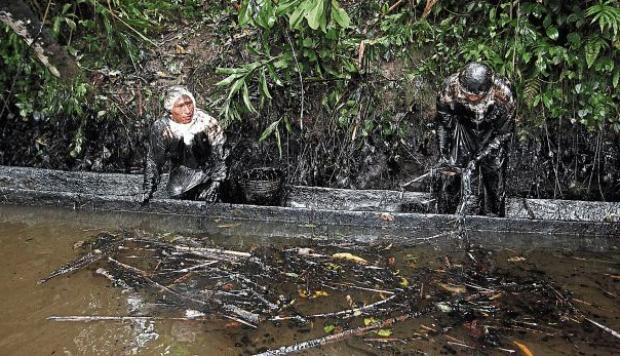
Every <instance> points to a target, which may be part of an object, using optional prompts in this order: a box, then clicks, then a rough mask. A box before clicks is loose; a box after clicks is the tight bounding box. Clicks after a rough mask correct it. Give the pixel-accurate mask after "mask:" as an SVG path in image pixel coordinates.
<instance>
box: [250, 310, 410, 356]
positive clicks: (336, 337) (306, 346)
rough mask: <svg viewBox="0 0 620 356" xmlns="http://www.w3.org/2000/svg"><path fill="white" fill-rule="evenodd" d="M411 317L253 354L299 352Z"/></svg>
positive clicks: (389, 320) (262, 355)
mask: <svg viewBox="0 0 620 356" xmlns="http://www.w3.org/2000/svg"><path fill="white" fill-rule="evenodd" d="M411 317H413V314H405V315H401V316H399V317H395V318H390V319H387V320H384V321H382V322H380V323H377V324H374V325H370V326H362V327H359V328H355V329H349V330H345V331H343V332H341V333H337V334H333V335H328V336H323V337H320V338H317V339H312V340H308V341H303V342H300V343H298V344H295V345H291V346H282V347H281V348H279V349H277V350H269V351H265V352H262V353H260V354H256V355H255V356H276V355H286V354H290V353H293V352H300V351H303V350H308V349H312V348H315V347H319V346H324V345H327V344H331V343H334V342H338V341H342V340H344V339H347V338H350V337H352V336H359V335H363V334H365V333H367V332H369V331H372V330H376V329H381V328H385V327H387V326H390V325H392V324H394V323H397V322H400V321H404V320H407V319H410V318H411Z"/></svg>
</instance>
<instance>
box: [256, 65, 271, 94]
mask: <svg viewBox="0 0 620 356" xmlns="http://www.w3.org/2000/svg"><path fill="white" fill-rule="evenodd" d="M259 80H260V91H261V93H262V94H263V96H265V97H267V98H269V99H272V97H271V94H270V93H269V87H268V86H267V78H266V77H265V70H264V69H263V70H262V71H261V73H260V79H259Z"/></svg>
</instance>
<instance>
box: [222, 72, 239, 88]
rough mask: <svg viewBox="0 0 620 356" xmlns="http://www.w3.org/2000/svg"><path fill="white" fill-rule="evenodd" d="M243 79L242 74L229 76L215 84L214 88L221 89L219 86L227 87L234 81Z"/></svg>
mask: <svg viewBox="0 0 620 356" xmlns="http://www.w3.org/2000/svg"><path fill="white" fill-rule="evenodd" d="M241 77H243V74H238V73H237V74H231V75H229V76H228V77H226V78H225V79H223V80H220V81H219V82H217V83H215V85H216V86H218V87H221V86H227V85H230V84H231V83H232V82H233V81H234V80H236V79H239V78H241Z"/></svg>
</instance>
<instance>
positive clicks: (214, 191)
mask: <svg viewBox="0 0 620 356" xmlns="http://www.w3.org/2000/svg"><path fill="white" fill-rule="evenodd" d="M219 190H220V182H219V181H217V180H216V181H214V182H213V183H211V185H210V186H209V188H207V189H205V190H203V191H202V192H201V193H200V194H199V195H198V199H199V200H204V201H206V202H207V203H215V202H216V201H217V198H218V196H219Z"/></svg>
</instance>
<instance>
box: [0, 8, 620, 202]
mask: <svg viewBox="0 0 620 356" xmlns="http://www.w3.org/2000/svg"><path fill="white" fill-rule="evenodd" d="M30 5H31V8H33V9H36V11H35V12H36V13H38V16H39V17H40V19H42V20H43V22H44V24H45V26H46V27H47V28H49V29H50V31H51V32H52V33H53V35H54V36H55V38H56V40H57V41H58V42H59V43H61V44H62V45H63V46H65V47H66V48H67V50H68V51H69V53H71V54H73V55H74V56H75V58H77V60H78V62H79V63H80V65H81V74H80V75H78V76H77V77H76V78H73V79H72V80H71V81H70V82H67V80H66V78H57V77H55V76H54V75H52V74H51V73H49V71H48V70H47V69H46V68H45V67H44V66H43V65H41V63H40V62H39V61H37V59H36V58H35V57H34V56H32V55H31V53H30V48H29V46H28V45H27V44H26V43H25V42H24V41H22V40H21V39H20V38H19V37H18V36H17V35H16V34H15V33H14V32H13V31H12V30H11V29H9V28H8V27H0V33H1V36H2V37H1V38H2V41H1V42H0V64H1V65H2V67H3V71H2V72H0V83H2V88H3V89H2V98H3V102H2V104H3V106H2V109H1V114H0V117H1V118H2V120H3V127H4V128H5V131H6V127H10V128H12V129H13V130H15V128H16V126H15V125H8V124H7V121H10V120H13V121H15V120H17V121H21V122H22V123H23V124H22V126H21V127H22V128H24V127H30V126H36V125H41V121H44V122H47V123H48V124H47V126H45V127H52V126H53V125H52V123H54V125H56V126H57V127H58V126H62V127H63V128H65V132H67V133H69V136H70V137H69V138H64V141H63V142H64V143H69V144H68V145H64V146H65V151H64V152H56V154H58V153H64V154H65V155H71V156H72V157H73V158H74V159H75V160H77V161H80V159H82V158H84V155H85V154H87V152H86V151H87V150H86V149H85V147H87V146H88V145H89V141H93V140H96V139H95V138H94V136H91V137H89V135H88V128H89V127H91V128H93V127H94V128H97V129H95V131H97V132H98V133H99V134H101V132H102V131H101V130H102V129H101V127H108V126H110V129H109V131H110V132H109V135H110V136H111V137H110V140H113V139H117V140H118V135H119V134H118V132H116V131H132V132H130V133H127V137H128V138H127V140H126V141H129V142H132V143H131V144H129V145H128V149H127V150H123V151H119V152H117V153H112V156H114V157H115V159H116V161H119V160H120V161H122V160H123V159H125V160H127V158H126V157H123V156H127V155H134V156H136V157H138V156H140V153H141V147H142V143H141V136H140V134H137V133H134V132H133V129H138V130H140V131H142V130H143V129H144V127H145V126H146V125H148V123H149V122H150V121H151V120H153V119H154V118H155V117H156V116H157V115H159V114H160V111H161V108H160V107H159V104H160V103H159V101H158V98H159V97H158V94H160V90H161V88H159V87H158V86H157V85H154V84H153V80H150V79H149V78H148V77H146V76H145V75H143V74H142V73H143V72H144V71H145V67H146V64H145V63H147V62H149V60H150V59H152V58H153V57H154V56H155V54H156V53H158V50H161V48H162V47H164V46H165V43H166V42H167V41H169V40H170V38H173V37H171V36H170V34H175V32H178V33H184V34H187V31H186V32H183V29H188V28H189V29H193V30H196V29H202V30H203V32H201V33H202V35H204V34H205V33H208V42H209V43H210V45H211V46H212V47H210V48H211V49H213V48H214V47H215V48H217V49H218V50H217V55H216V56H214V58H210V59H209V60H208V61H203V62H201V63H199V64H198V65H196V66H195V68H194V69H193V71H192V72H191V73H188V74H187V75H185V76H179V77H180V78H184V79H182V80H180V81H181V82H184V84H188V85H190V87H192V89H193V90H194V91H196V92H197V93H198V94H199V97H202V98H204V99H203V102H202V103H201V104H204V105H206V106H208V107H209V109H210V111H212V112H214V113H219V116H220V118H221V119H222V120H223V121H224V122H226V124H227V125H230V128H229V131H230V132H238V133H239V136H243V137H246V138H247V139H248V141H249V143H247V142H246V146H250V147H254V146H256V145H257V143H256V141H260V142H261V144H260V145H258V146H259V150H255V149H253V148H252V149H247V150H246V151H247V152H253V153H254V157H247V156H248V155H250V154H249V153H244V152H246V151H243V150H241V149H239V159H240V160H245V159H253V160H255V161H261V162H262V163H264V162H272V161H273V160H280V161H279V162H280V164H282V165H284V166H286V168H287V170H288V173H289V179H290V180H291V181H293V182H301V183H306V184H320V185H338V186H347V187H351V186H353V187H370V186H373V187H390V186H394V185H395V181H396V180H398V179H399V178H401V176H402V175H407V174H411V173H412V172H421V171H422V170H423V169H425V168H426V166H428V164H429V162H430V161H431V160H432V151H433V145H432V144H431V143H430V142H431V141H432V138H433V135H432V132H431V130H430V129H432V127H431V128H429V127H428V124H429V123H431V122H432V117H433V115H434V114H433V110H434V93H435V91H436V89H437V87H438V86H439V84H440V83H441V81H442V80H443V78H444V77H446V76H447V75H448V74H450V73H452V72H454V71H456V70H457V69H458V68H459V67H460V66H461V65H462V64H463V63H465V62H467V61H471V60H481V61H484V62H486V63H487V64H489V65H490V66H491V67H493V68H494V69H495V70H496V71H497V72H498V73H500V74H501V75H504V76H506V77H508V78H509V79H510V80H511V81H512V83H513V85H514V88H515V91H516V92H517V97H518V98H519V111H518V118H519V122H520V125H519V129H518V133H519V135H518V137H519V140H520V142H521V143H522V144H523V145H525V146H527V147H528V149H533V150H534V151H535V152H534V153H535V154H537V155H539V156H542V158H541V159H540V160H539V165H540V167H537V168H542V169H540V170H538V171H539V172H538V173H537V174H538V176H536V177H530V180H529V185H530V186H529V187H525V188H523V189H522V190H524V191H527V190H529V191H530V193H532V189H534V188H532V187H533V186H535V187H536V188H535V189H536V194H538V195H545V194H550V193H545V191H547V192H551V191H552V192H553V195H560V196H563V195H564V193H566V191H567V190H570V189H573V188H574V194H576V195H579V194H582V195H584V194H585V195H590V194H592V195H593V196H596V197H598V198H605V193H604V191H605V192H609V191H611V192H612V194H614V192H615V194H618V191H620V183H618V182H617V181H618V179H620V176H619V175H618V173H617V171H616V172H613V170H614V169H616V170H617V168H615V167H614V165H616V164H617V162H619V158H618V157H617V154H618V150H620V139H618V137H619V135H620V112H619V111H618V104H619V102H620V90H618V85H619V81H620V66H619V65H618V63H620V61H619V55H618V53H619V49H620V36H619V34H618V31H619V29H620V2H619V1H617V0H606V1H581V2H567V1H561V0H545V1H537V0H527V1H526V0H514V1H456V0H446V1H437V0H390V1H381V0H368V1H358V2H356V1H337V0H279V1H275V0H242V1H236V2H235V1H233V2H228V1H221V2H220V3H218V4H213V2H207V1H200V0H193V1H175V2H168V1H160V0H152V1H135V0H112V1H101V0H80V1H77V2H76V1H71V2H69V1H57V2H54V3H51V2H46V1H40V0H33V1H31V2H30ZM181 45H182V46H181V48H180V49H178V48H177V49H176V50H177V51H184V50H185V47H183V43H181ZM173 50H174V49H173ZM166 68H168V69H169V71H170V72H171V73H173V74H174V71H173V70H172V69H171V68H170V66H167V67H166ZM101 73H105V78H107V79H108V80H109V78H110V77H113V76H114V74H115V73H116V75H117V76H119V75H120V76H124V77H125V78H127V77H131V76H135V77H136V82H139V83H141V84H140V85H139V86H134V87H132V90H133V91H132V95H133V96H136V95H137V96H139V98H140V101H141V103H142V104H141V105H138V106H136V105H133V106H132V105H129V104H127V105H126V103H125V102H124V101H123V100H120V99H119V98H122V97H123V95H124V94H122V95H121V94H119V93H118V90H119V87H118V86H115V85H110V84H109V81H104V82H105V83H104V84H102V80H99V79H98V78H100V77H101ZM119 73H120V74H119ZM140 78H141V79H140ZM142 79H145V80H142ZM213 84H216V85H213ZM66 122H71V124H70V125H67V124H66ZM117 122H121V125H118V124H110V123H117ZM50 125H51V126H50ZM106 125H108V126H106ZM128 127H129V130H128ZM91 131H92V129H91ZM103 132H107V131H106V130H105V129H103ZM4 140H6V136H3V141H4ZM67 140H69V142H68V141H67ZM56 141H57V140H56ZM251 141H254V142H251ZM53 142H55V141H54V138H53V137H50V138H49V140H47V141H46V140H41V141H40V142H35V143H34V144H35V145H36V147H34V148H31V149H30V151H29V152H30V153H31V154H32V155H39V156H45V154H46V150H47V151H49V150H52V146H53ZM62 146H63V145H58V146H56V147H55V149H56V150H60V147H62ZM67 146H68V147H67ZM108 146H110V145H109V144H108ZM121 146H122V145H121ZM6 149H7V148H6V146H5V147H3V148H2V150H3V151H5V150H6ZM256 152H260V155H258V157H257V155H256ZM530 154H531V153H530ZM11 160H12V159H11V158H7V153H6V152H3V154H2V162H3V163H11V162H12V161H11ZM34 162H35V164H38V165H46V164H47V165H52V166H54V164H52V163H49V161H48V162H47V163H46V161H45V160H39V161H36V160H34ZM80 162H82V163H83V161H80ZM261 162H258V163H257V164H259V163H261ZM411 162H413V163H411ZM530 163H531V162H530ZM517 164H518V162H517ZM70 166H71V165H70ZM136 166H139V164H138V163H136V162H135V159H134V161H133V162H130V161H124V163H123V164H118V165H117V166H113V167H114V168H112V169H125V170H127V169H129V168H130V167H134V168H135V167H136ZM411 166H413V168H411ZM76 167H78V166H75V165H73V166H71V167H69V168H76ZM407 167H409V168H407ZM60 168H62V167H60ZM78 168H81V169H84V168H86V169H89V168H92V167H88V166H87V167H84V165H83V164H82V165H79V167H78ZM362 173H363V174H362ZM399 174H400V175H401V176H399ZM595 185H597V186H598V188H599V189H597V191H598V192H597V193H596V194H594V193H593V192H592V191H594V190H595V189H593V186H595ZM584 186H587V187H584ZM586 188H587V190H586ZM599 193H600V194H599ZM568 195H569V196H570V194H568Z"/></svg>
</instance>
